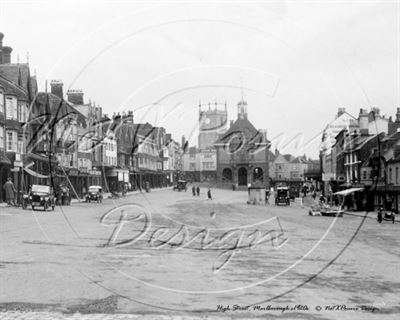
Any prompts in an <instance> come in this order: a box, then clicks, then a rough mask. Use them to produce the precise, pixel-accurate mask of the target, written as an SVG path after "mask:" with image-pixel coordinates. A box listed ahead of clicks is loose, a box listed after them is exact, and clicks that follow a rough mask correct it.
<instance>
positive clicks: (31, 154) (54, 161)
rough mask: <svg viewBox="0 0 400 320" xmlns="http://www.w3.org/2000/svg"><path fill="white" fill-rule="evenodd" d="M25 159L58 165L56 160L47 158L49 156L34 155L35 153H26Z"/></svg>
mask: <svg viewBox="0 0 400 320" xmlns="http://www.w3.org/2000/svg"><path fill="white" fill-rule="evenodd" d="M27 157H28V158H31V159H34V160H39V161H46V162H51V163H54V164H58V161H57V160H55V159H51V157H49V156H43V155H40V154H36V153H28V154H27Z"/></svg>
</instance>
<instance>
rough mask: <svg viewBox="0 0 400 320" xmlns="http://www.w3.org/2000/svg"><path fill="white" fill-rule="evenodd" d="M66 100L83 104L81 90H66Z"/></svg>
mask: <svg viewBox="0 0 400 320" xmlns="http://www.w3.org/2000/svg"><path fill="white" fill-rule="evenodd" d="M67 97H68V101H69V102H71V103H72V104H84V103H83V91H82V90H71V89H70V90H68V91H67Z"/></svg>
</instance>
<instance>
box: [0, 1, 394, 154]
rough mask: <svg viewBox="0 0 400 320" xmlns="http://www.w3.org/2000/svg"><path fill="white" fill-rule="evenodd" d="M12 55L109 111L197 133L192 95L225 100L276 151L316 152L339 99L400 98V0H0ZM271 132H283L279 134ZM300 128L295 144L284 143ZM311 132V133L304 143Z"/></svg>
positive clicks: (0, 26)
mask: <svg viewBox="0 0 400 320" xmlns="http://www.w3.org/2000/svg"><path fill="white" fill-rule="evenodd" d="M0 6H1V7H0V8H1V16H0V31H1V32H3V33H4V34H5V38H4V41H3V44H4V45H9V46H11V47H13V49H14V51H13V56H12V59H13V62H17V56H19V61H20V62H26V59H27V58H26V53H27V52H29V62H30V65H31V68H32V69H34V70H36V74H37V77H38V81H39V85H40V89H42V90H43V89H44V83H45V80H48V81H50V80H51V79H60V80H62V81H63V82H64V84H65V91H66V90H67V89H68V88H73V89H82V90H83V91H84V92H85V99H86V101H88V100H89V99H91V100H92V101H95V102H96V103H97V104H99V105H100V106H101V107H102V108H103V112H105V113H108V114H112V113H113V112H118V111H119V112H122V111H127V110H134V112H135V113H134V114H135V121H136V122H146V121H148V122H150V123H152V124H154V125H162V126H164V127H165V128H166V129H167V131H168V132H171V133H172V134H173V137H174V138H175V139H176V140H178V141H180V138H181V136H182V135H185V136H186V137H188V138H191V141H192V144H195V143H196V142H197V133H196V124H197V120H198V108H197V105H198V103H199V101H201V102H202V103H208V102H214V101H218V102H225V101H226V102H227V104H228V112H229V118H230V119H236V114H237V108H236V104H237V103H238V101H239V100H240V98H241V87H243V95H244V99H245V100H246V101H247V102H248V104H249V109H248V113H249V119H250V121H252V123H253V124H254V125H255V127H256V128H258V129H266V130H267V133H268V139H270V140H272V141H273V142H274V141H275V142H278V147H279V149H281V150H282V151H284V152H291V153H293V154H304V153H306V154H307V155H310V156H312V157H317V155H318V147H319V143H320V136H319V134H320V132H321V130H323V128H324V126H325V125H326V124H327V123H328V122H330V121H332V120H333V119H334V115H335V113H336V112H337V108H338V107H345V108H346V110H347V111H348V112H349V113H351V114H353V115H354V116H357V115H358V112H359V109H360V108H370V107H379V108H380V109H381V110H382V112H383V113H385V114H387V115H388V116H389V115H393V116H394V114H395V112H396V108H397V107H400V103H399V90H400V89H399V86H400V83H399V54H400V52H399V42H400V37H399V36H400V31H399V30H400V29H399V28H400V27H399V26H400V5H399V2H398V1H397V2H396V1H370V0H368V1H332V0H329V1H315V2H311V1H278V2H273V1H238V2H235V1H216V2H211V1H201V2H200V1H198V2H195V1H194V2H190V1H185V2H179V1H173V2H168V1H164V2H159V3H158V2H155V1H147V2H140V1H17V0H13V1H2V0H0ZM277 137H279V138H278V139H277ZM295 137H297V139H296V140H297V141H298V142H300V143H299V144H297V145H296V144H295V143H292V144H290V145H289V146H288V147H286V149H284V146H285V145H286V144H287V143H288V142H289V141H290V140H292V139H294V138H295ZM309 141H313V142H312V143H308V142H309Z"/></svg>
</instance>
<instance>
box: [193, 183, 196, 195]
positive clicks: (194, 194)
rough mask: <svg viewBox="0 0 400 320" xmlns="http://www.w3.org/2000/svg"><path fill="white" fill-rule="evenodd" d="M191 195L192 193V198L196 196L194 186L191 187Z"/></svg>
mask: <svg viewBox="0 0 400 320" xmlns="http://www.w3.org/2000/svg"><path fill="white" fill-rule="evenodd" d="M192 193H193V197H194V196H195V195H196V187H195V186H193V187H192Z"/></svg>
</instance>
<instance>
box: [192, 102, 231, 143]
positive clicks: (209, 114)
mask: <svg viewBox="0 0 400 320" xmlns="http://www.w3.org/2000/svg"><path fill="white" fill-rule="evenodd" d="M227 128H228V111H227V105H226V102H225V104H222V103H217V102H214V103H208V104H199V148H200V149H208V148H212V147H213V144H214V142H215V141H216V140H217V139H218V134H219V133H223V132H225V131H226V130H227Z"/></svg>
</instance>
